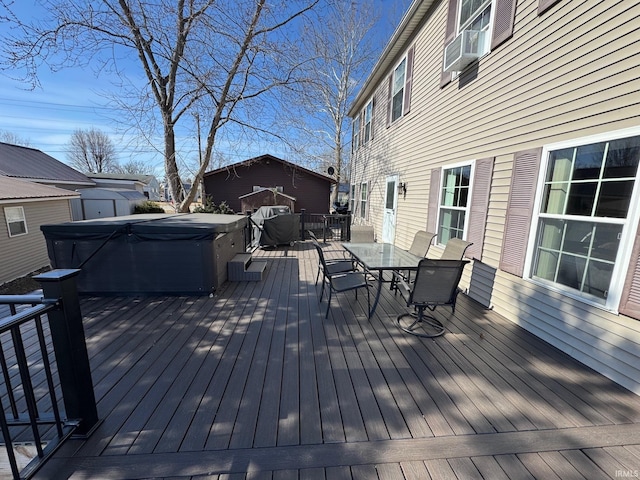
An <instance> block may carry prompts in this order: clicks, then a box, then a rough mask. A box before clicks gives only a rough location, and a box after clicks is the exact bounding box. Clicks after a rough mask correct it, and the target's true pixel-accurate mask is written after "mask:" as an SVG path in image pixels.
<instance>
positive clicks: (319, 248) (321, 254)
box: [311, 238, 327, 271]
mask: <svg viewBox="0 0 640 480" xmlns="http://www.w3.org/2000/svg"><path fill="white" fill-rule="evenodd" d="M311 241H312V242H313V246H314V247H315V248H316V251H317V252H318V260H319V261H320V264H321V265H322V267H323V268H324V269H325V271H326V268H327V262H326V260H325V259H324V252H323V251H322V245H320V242H318V241H317V240H315V239H313V238H312V239H311Z"/></svg>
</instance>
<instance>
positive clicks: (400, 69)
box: [391, 57, 407, 122]
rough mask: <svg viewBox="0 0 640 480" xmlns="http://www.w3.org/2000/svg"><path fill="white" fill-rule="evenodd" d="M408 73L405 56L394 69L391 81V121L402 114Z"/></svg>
mask: <svg viewBox="0 0 640 480" xmlns="http://www.w3.org/2000/svg"><path fill="white" fill-rule="evenodd" d="M406 73H407V58H406V57H405V58H403V59H402V61H401V62H400V65H398V66H397V67H396V68H395V70H394V71H393V80H392V83H391V121H392V122H395V121H396V120H397V119H399V118H400V117H401V116H402V107H403V101H404V80H405V75H406Z"/></svg>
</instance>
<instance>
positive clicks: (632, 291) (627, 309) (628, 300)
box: [618, 228, 640, 320]
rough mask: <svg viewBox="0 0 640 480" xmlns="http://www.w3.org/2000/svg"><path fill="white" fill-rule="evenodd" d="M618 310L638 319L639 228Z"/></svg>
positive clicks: (639, 275)
mask: <svg viewBox="0 0 640 480" xmlns="http://www.w3.org/2000/svg"><path fill="white" fill-rule="evenodd" d="M618 311H619V312H620V313H622V314H623V315H628V316H629V317H633V318H637V319H639V320H640V228H638V231H637V232H636V241H635V244H634V245H633V252H631V262H630V263H629V270H627V278H626V280H625V282H624V288H623V289H622V298H621V300H620V308H619V309H618Z"/></svg>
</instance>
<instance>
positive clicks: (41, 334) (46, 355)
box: [35, 315, 63, 437]
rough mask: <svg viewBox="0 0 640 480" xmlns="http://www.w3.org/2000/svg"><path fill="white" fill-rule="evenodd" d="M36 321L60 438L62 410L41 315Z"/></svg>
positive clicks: (43, 364)
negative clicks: (59, 406)
mask: <svg viewBox="0 0 640 480" xmlns="http://www.w3.org/2000/svg"><path fill="white" fill-rule="evenodd" d="M35 320H36V331H37V332H38V342H39V343H40V352H41V354H42V366H43V367H44V374H45V377H46V378H47V387H48V388H49V398H50V399H51V405H52V410H53V418H54V419H55V422H56V429H57V432H58V436H59V437H61V436H62V435H63V433H62V421H61V419H60V409H59V408H58V399H57V396H56V390H55V385H54V384H53V375H52V374H51V362H49V352H48V351H47V342H45V339H44V331H43V329H42V319H41V318H40V315H38V316H37V317H36V319H35Z"/></svg>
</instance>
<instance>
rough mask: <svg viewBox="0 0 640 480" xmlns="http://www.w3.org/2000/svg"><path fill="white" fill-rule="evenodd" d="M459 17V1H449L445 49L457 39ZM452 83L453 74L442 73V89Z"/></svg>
mask: <svg viewBox="0 0 640 480" xmlns="http://www.w3.org/2000/svg"><path fill="white" fill-rule="evenodd" d="M457 17H458V0H449V7H448V8H447V29H446V31H445V35H444V48H446V47H447V45H449V44H450V43H451V41H452V40H453V39H454V38H455V37H456V33H457V28H456V19H457ZM444 48H443V49H442V65H444ZM449 83H451V72H444V71H443V72H442V74H441V75H440V88H444V87H445V86H446V85H448V84H449Z"/></svg>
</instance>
